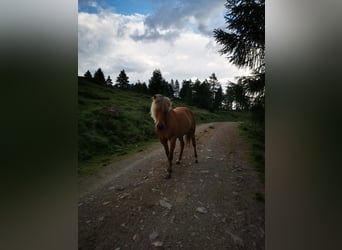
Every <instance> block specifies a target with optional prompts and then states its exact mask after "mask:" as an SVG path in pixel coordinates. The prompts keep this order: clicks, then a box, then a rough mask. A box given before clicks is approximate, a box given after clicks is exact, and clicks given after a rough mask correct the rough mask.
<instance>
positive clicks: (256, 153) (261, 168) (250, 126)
mask: <svg viewBox="0 0 342 250" xmlns="http://www.w3.org/2000/svg"><path fill="white" fill-rule="evenodd" d="M240 130H241V132H242V135H243V136H244V137H245V138H246V139H247V141H248V143H249V147H250V150H249V152H250V154H249V157H250V159H251V161H252V163H253V165H254V167H255V169H256V171H257V172H258V174H259V179H260V181H261V183H262V184H263V186H265V129H264V127H263V126H261V125H260V124H258V123H254V122H251V121H247V122H243V123H241V124H240ZM255 199H256V200H257V201H259V202H262V203H264V202H265V195H264V194H263V193H260V192H256V193H255Z"/></svg>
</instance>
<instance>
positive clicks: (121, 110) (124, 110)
mask: <svg viewBox="0 0 342 250" xmlns="http://www.w3.org/2000/svg"><path fill="white" fill-rule="evenodd" d="M150 105H151V96H149V95H144V94H138V93H135V92H131V91H124V90H120V89H115V88H110V87H107V86H102V85H98V84H95V83H92V82H89V81H87V80H85V79H84V78H79V82H78V107H79V119H78V121H79V122H78V135H79V140H78V141H79V151H78V159H79V167H78V172H79V174H81V175H83V174H86V175H87V174H93V173H95V172H96V171H98V170H99V169H100V168H101V167H103V166H106V165H108V164H110V163H112V162H114V161H116V160H117V159H120V158H122V157H123V156H125V155H129V154H131V153H135V152H139V151H142V150H144V149H145V148H146V147H147V146H148V145H150V144H151V143H152V142H156V141H157V138H156V135H155V133H154V131H153V127H154V124H153V120H152V118H151V117H150V113H149V112H150ZM173 106H174V107H177V106H187V105H185V104H184V103H182V102H180V101H174V102H173ZM190 108H191V109H192V110H193V112H194V114H195V118H196V123H197V124H201V123H206V122H214V121H242V120H247V119H248V117H249V115H248V114H245V113H239V112H223V111H220V112H215V113H213V112H209V111H207V110H203V109H199V108H196V107H190Z"/></svg>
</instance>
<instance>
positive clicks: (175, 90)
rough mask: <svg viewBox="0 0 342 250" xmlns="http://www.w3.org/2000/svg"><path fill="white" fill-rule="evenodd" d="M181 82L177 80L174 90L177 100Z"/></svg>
mask: <svg viewBox="0 0 342 250" xmlns="http://www.w3.org/2000/svg"><path fill="white" fill-rule="evenodd" d="M179 88H180V87H179V82H178V80H176V82H175V87H174V89H173V95H174V96H175V97H176V98H179Z"/></svg>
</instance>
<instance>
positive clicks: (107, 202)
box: [102, 201, 110, 206]
mask: <svg viewBox="0 0 342 250" xmlns="http://www.w3.org/2000/svg"><path fill="white" fill-rule="evenodd" d="M109 203H110V201H105V202H103V203H102V205H104V206H105V205H108V204H109Z"/></svg>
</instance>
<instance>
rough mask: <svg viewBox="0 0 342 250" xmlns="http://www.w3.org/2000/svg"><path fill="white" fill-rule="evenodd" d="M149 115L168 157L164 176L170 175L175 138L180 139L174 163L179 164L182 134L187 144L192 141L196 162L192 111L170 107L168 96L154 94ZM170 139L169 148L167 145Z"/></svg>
mask: <svg viewBox="0 0 342 250" xmlns="http://www.w3.org/2000/svg"><path fill="white" fill-rule="evenodd" d="M151 117H152V118H153V120H154V123H155V126H154V131H155V133H156V134H157V136H158V137H159V140H160V142H161V144H163V146H164V149H165V153H166V156H167V158H168V163H169V164H168V167H167V175H166V176H165V178H167V179H168V178H170V177H171V172H172V159H173V152H174V150H175V146H176V140H177V138H178V140H179V141H180V146H181V151H180V154H179V157H178V160H177V162H176V164H179V163H180V161H181V159H182V155H183V149H184V140H183V136H184V135H185V140H186V143H187V144H190V140H191V141H192V146H193V148H194V154H195V159H196V160H195V162H196V163H197V162H198V161H197V151H196V140H195V130H196V124H195V118H194V115H193V113H192V111H191V110H190V109H188V108H186V107H177V108H175V109H172V108H171V101H170V99H169V98H167V97H165V96H162V95H159V94H156V95H154V96H153V97H152V104H151ZM168 141H170V149H169V145H168Z"/></svg>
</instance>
